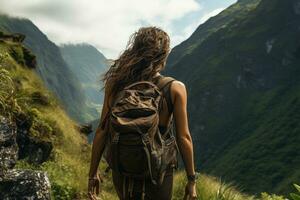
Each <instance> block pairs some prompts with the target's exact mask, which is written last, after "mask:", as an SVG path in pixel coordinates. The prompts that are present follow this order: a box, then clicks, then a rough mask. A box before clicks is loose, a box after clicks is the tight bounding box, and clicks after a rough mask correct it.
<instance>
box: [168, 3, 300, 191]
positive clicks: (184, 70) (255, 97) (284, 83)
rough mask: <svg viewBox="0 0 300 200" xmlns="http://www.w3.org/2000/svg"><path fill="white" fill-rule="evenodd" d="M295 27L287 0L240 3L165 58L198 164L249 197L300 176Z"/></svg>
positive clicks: (288, 184) (288, 188)
mask: <svg viewBox="0 0 300 200" xmlns="http://www.w3.org/2000/svg"><path fill="white" fill-rule="evenodd" d="M240 10H243V11H244V12H239V11H240ZM233 16H234V17H233ZM226 18H230V19H231V20H225V21H227V22H228V23H221V22H222V19H226ZM220 25H223V26H222V28H220ZM294 27H299V15H297V14H295V12H294V10H293V1H291V0H287V1H280V0H274V1H269V0H261V1H251V0H243V1H242V0H241V1H238V2H237V3H236V4H234V5H233V6H231V7H229V8H228V9H226V10H225V11H223V12H222V13H220V14H219V15H217V16H215V17H214V18H211V19H210V20H209V21H207V22H206V23H204V24H202V25H201V26H199V27H198V28H197V30H196V31H195V32H194V33H193V35H192V36H191V37H190V38H189V39H188V40H187V41H185V42H183V43H182V44H180V45H178V46H177V47H175V48H174V51H173V50H172V52H171V55H170V57H169V60H168V65H167V71H166V74H168V75H171V76H173V77H175V78H177V79H179V80H182V81H183V82H184V83H185V84H186V87H187V89H188V95H189V96H188V99H189V103H188V113H189V119H190V130H191V133H192V135H193V141H194V142H195V157H196V163H197V168H198V169H199V170H202V172H203V173H207V174H210V175H213V176H216V177H222V179H223V180H225V181H226V182H232V181H234V182H236V183H237V184H238V185H241V186H242V188H243V190H244V191H246V192H247V193H250V194H259V193H260V192H261V191H266V192H268V193H276V194H283V195H284V196H287V195H288V194H289V193H290V192H291V190H292V187H291V185H292V184H293V183H297V181H299V180H300V168H299V166H300V155H299V153H300V145H299V143H300V134H299V133H300V123H299V119H300V114H299V113H300V112H299V110H300V101H299V99H300V93H299V91H300V87H299V85H300V82H299V80H300V79H299V76H300V70H299V65H300V60H299V58H300V56H299V50H300V44H299V41H298V39H297V38H298V35H299V31H298V30H296V29H295V28H294ZM213 29H214V30H215V31H211V30H213ZM204 33H209V34H204ZM186 49H190V51H189V53H188V54H186V55H184V56H182V57H180V56H179V55H178V53H179V54H181V53H182V54H184V53H183V52H187V51H186ZM180 52H181V53H180Z"/></svg>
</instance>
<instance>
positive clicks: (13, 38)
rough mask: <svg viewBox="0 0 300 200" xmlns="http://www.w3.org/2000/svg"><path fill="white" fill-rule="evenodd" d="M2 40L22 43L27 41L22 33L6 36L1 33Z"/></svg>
mask: <svg viewBox="0 0 300 200" xmlns="http://www.w3.org/2000/svg"><path fill="white" fill-rule="evenodd" d="M0 39H2V40H7V41H12V42H19V43H22V42H23V41H24V40H25V35H24V34H21V33H14V34H6V33H3V32H2V31H0Z"/></svg>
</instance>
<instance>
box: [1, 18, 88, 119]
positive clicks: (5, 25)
mask: <svg viewBox="0 0 300 200" xmlns="http://www.w3.org/2000/svg"><path fill="white" fill-rule="evenodd" d="M0 30H2V31H6V32H12V33H22V34H24V35H26V38H25V41H24V44H25V46H26V47H28V48H29V49H30V50H31V51H32V52H33V53H34V54H35V55H36V56H37V68H36V71H37V72H38V74H39V75H40V77H41V78H42V79H43V81H44V82H45V84H46V86H47V88H49V89H50V90H51V91H53V92H54V93H55V94H56V95H57V96H58V97H59V99H60V101H61V102H62V104H63V105H64V107H65V109H66V110H67V112H68V113H69V114H70V116H71V117H73V118H74V119H75V120H77V121H80V122H83V121H86V119H85V115H84V113H85V112H86V110H85V109H86V108H85V96H84V92H83V90H82V88H81V85H80V83H79V81H78V78H77V77H76V75H75V74H73V72H72V71H71V70H70V69H69V67H68V65H67V63H66V62H65V61H64V60H63V58H62V55H61V53H60V50H59V47H58V46H56V45H55V44H54V43H53V42H51V41H50V40H49V39H48V38H47V36H46V35H44V34H43V33H42V32H41V31H40V30H39V29H38V27H36V26H35V25H34V24H33V23H32V22H31V21H29V20H27V19H19V18H12V17H8V16H5V15H0Z"/></svg>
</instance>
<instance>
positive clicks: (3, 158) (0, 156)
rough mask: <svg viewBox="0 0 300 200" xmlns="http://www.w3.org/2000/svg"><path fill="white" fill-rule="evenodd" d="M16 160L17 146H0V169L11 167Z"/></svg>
mask: <svg viewBox="0 0 300 200" xmlns="http://www.w3.org/2000/svg"><path fill="white" fill-rule="evenodd" d="M17 160H18V146H17V145H16V144H14V145H11V146H9V147H5V146H1V147H0V170H6V169H12V168H13V167H14V166H15V165H16V162H17Z"/></svg>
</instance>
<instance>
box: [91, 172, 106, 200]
mask: <svg viewBox="0 0 300 200" xmlns="http://www.w3.org/2000/svg"><path fill="white" fill-rule="evenodd" d="M100 182H101V183H102V182H103V181H102V178H101V177H100V176H99V174H97V175H96V176H94V177H91V178H89V182H88V197H89V199H90V200H97V195H99V193H100Z"/></svg>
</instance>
